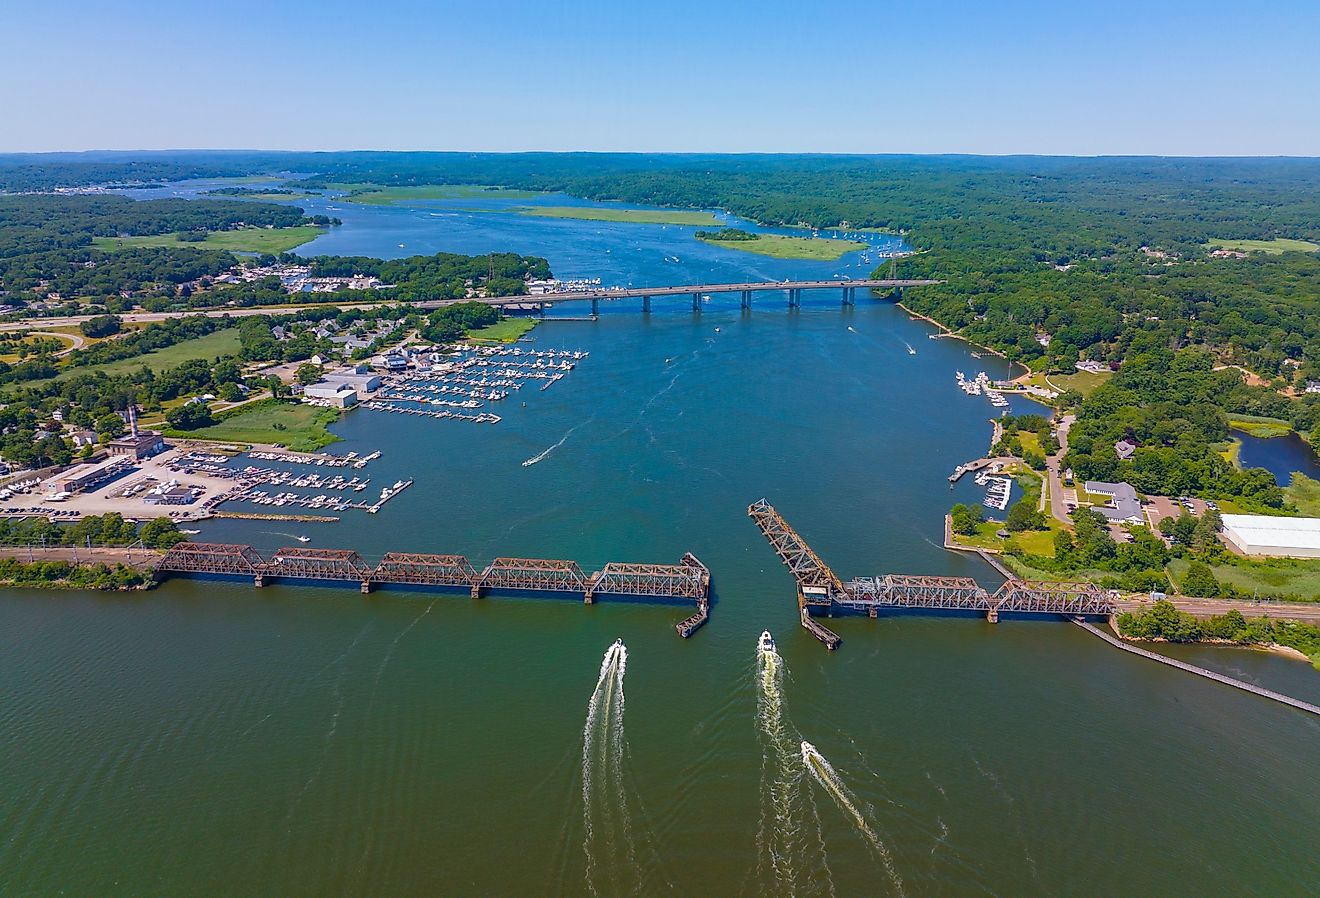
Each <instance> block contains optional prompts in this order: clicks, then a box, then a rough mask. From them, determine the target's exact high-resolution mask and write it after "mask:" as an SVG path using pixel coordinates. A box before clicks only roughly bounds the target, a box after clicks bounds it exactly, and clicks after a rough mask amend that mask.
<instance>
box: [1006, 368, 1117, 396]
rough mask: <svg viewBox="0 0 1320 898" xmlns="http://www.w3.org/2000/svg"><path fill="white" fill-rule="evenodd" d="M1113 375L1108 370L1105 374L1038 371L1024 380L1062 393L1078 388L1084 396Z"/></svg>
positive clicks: (1035, 385) (1088, 394)
mask: <svg viewBox="0 0 1320 898" xmlns="http://www.w3.org/2000/svg"><path fill="white" fill-rule="evenodd" d="M1112 376H1113V373H1112V372H1108V371H1106V372H1105V373H1104V374H1092V373H1091V372H1090V371H1076V372H1074V373H1072V374H1043V373H1041V372H1039V371H1038V372H1036V373H1034V374H1032V375H1031V376H1030V377H1028V378H1026V379H1025V380H1024V381H1023V382H1024V383H1028V384H1031V385H1032V386H1034V387H1044V388H1046V389H1048V390H1057V391H1058V392H1060V393H1062V392H1064V391H1065V390H1076V391H1077V392H1079V393H1081V394H1082V395H1083V396H1090V395H1091V394H1092V393H1093V392H1095V388H1096V387H1098V386H1100V385H1101V384H1102V383H1104V382H1105V381H1107V380H1109V378H1110V377H1112Z"/></svg>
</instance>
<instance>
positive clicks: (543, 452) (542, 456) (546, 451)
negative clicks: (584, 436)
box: [522, 415, 596, 468]
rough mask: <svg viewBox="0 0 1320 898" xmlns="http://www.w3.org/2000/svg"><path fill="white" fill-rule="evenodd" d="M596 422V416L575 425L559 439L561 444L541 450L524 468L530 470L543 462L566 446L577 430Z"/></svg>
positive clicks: (525, 463) (528, 460)
mask: <svg viewBox="0 0 1320 898" xmlns="http://www.w3.org/2000/svg"><path fill="white" fill-rule="evenodd" d="M595 420H596V416H595V415H592V416H591V417H590V418H588V419H587V420H585V421H582V422H580V423H578V424H574V425H573V426H572V427H570V428H569V429H568V431H567V432H565V434H564V435H563V436H562V437H560V438H559V442H558V443H555V444H554V445H553V446H550V447H549V448H547V449H543V450H541V451H540V452H538V453H537V454H536V455H533V456H532V457H531V458H529V459H527V460H526V461H524V462H523V463H522V466H523V467H524V468H530V467H531V466H532V465H534V464H537V463H538V462H540V461H543V460H544V459H545V458H546V457H547V456H548V455H549V454H550V453H552V452H554V451H555V450H556V449H558V448H559V447H560V446H562V445H564V444H565V443H567V442H568V438H569V437H571V436H572V435H573V433H574V431H576V430H577V429H578V428H580V427H584V426H586V425H587V424H590V423H591V422H592V421H595Z"/></svg>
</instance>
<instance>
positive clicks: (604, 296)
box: [420, 278, 940, 315]
mask: <svg viewBox="0 0 1320 898" xmlns="http://www.w3.org/2000/svg"><path fill="white" fill-rule="evenodd" d="M938 283H940V281H929V280H899V279H892V278H833V279H830V280H814V281H792V280H785V281H743V282H741V283H737V284H683V285H681V286H677V287H603V288H601V289H599V290H572V291H564V292H562V293H538V294H534V295H528V296H522V295H520V296H497V297H488V298H486V299H483V300H482V302H485V303H489V304H490V305H493V306H527V305H532V306H544V305H547V304H553V303H561V302H590V303H591V312H592V314H593V315H594V314H597V313H599V311H600V304H601V302H602V301H605V302H609V301H613V300H620V299H640V300H641V301H642V311H643V312H649V311H651V301H652V300H654V299H674V298H680V299H684V300H688V299H690V300H691V302H692V311H694V312H700V311H701V303H702V301H703V300H704V299H707V298H709V297H710V296H711V295H713V294H716V293H737V294H739V300H740V305H741V307H742V308H744V309H750V308H751V307H752V294H753V293H764V292H769V291H775V292H778V293H787V294H788V307H789V308H790V309H796V308H799V307H800V306H801V305H802V291H804V290H838V291H840V294H839V295H840V302H841V304H842V305H845V306H851V305H855V304H856V302H857V291H858V290H902V289H905V288H907V287H928V286H930V285H932V284H938ZM452 301H453V300H449V301H445V302H438V303H435V304H434V306H435V307H438V306H439V305H447V304H448V303H449V302H452ZM420 305H422V307H423V308H430V307H433V306H432V304H431V303H421V304H420Z"/></svg>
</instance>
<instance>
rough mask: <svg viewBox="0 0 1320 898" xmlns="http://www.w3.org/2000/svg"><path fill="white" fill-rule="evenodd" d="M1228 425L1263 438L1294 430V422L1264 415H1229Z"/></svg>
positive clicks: (1281, 434) (1279, 435)
mask: <svg viewBox="0 0 1320 898" xmlns="http://www.w3.org/2000/svg"><path fill="white" fill-rule="evenodd" d="M1228 426H1229V427H1231V428H1233V429H1234V430H1240V431H1242V432H1243V433H1248V434H1250V435H1251V436H1253V437H1260V438H1263V439H1269V438H1270V437H1284V436H1287V435H1288V434H1290V433H1292V430H1293V427H1292V424H1291V423H1290V422H1288V421H1285V420H1283V419H1282V418H1266V417H1264V416H1262V415H1243V414H1233V415H1229V417H1228Z"/></svg>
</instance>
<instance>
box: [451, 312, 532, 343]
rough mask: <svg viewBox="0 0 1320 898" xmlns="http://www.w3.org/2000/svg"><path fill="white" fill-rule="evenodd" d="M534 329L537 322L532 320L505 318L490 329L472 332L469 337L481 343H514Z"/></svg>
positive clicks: (479, 329) (480, 328)
mask: <svg viewBox="0 0 1320 898" xmlns="http://www.w3.org/2000/svg"><path fill="white" fill-rule="evenodd" d="M534 327H536V321H534V320H533V319H531V318H504V319H501V320H500V321H497V322H495V323H494V324H492V325H489V326H488V327H479V328H477V329H476V330H470V331H468V332H467V336H468V339H469V340H476V341H477V342H479V343H514V342H516V341H517V340H518V338H519V337H521V336H523V335H524V334H526V333H527V332H528V331H530V330H531V329H532V328H534Z"/></svg>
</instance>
